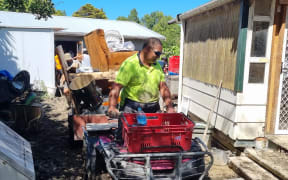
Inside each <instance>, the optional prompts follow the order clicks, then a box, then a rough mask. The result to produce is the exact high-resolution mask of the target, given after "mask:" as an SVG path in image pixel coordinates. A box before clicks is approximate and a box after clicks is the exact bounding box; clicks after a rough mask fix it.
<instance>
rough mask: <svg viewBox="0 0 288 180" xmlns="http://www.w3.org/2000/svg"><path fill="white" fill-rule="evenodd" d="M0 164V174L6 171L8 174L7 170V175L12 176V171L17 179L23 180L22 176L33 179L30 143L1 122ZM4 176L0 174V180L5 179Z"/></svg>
mask: <svg viewBox="0 0 288 180" xmlns="http://www.w3.org/2000/svg"><path fill="white" fill-rule="evenodd" d="M0 162H1V164H0V172H1V171H2V170H3V169H7V173H8V169H9V173H11V174H13V170H14V173H15V177H19V179H23V177H22V175H23V176H25V177H26V178H27V179H31V180H32V179H35V172H34V163H33V158H32V150H31V146H30V143H29V142H28V141H27V140H25V139H24V138H22V137H21V136H20V135H18V134H17V133H16V132H15V131H13V130H12V129H10V128H9V127H8V126H6V125H5V124H4V123H2V122H0ZM8 166H9V167H8ZM10 167H11V168H10ZM1 169H2V170H1ZM20 174H21V175H20ZM6 175H7V174H5V173H4V174H3V173H0V179H5V177H7V176H6ZM9 179H11V178H9ZM12 179H13V178H12ZM17 179H18V178H17Z"/></svg>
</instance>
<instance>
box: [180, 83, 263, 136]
mask: <svg viewBox="0 0 288 180" xmlns="http://www.w3.org/2000/svg"><path fill="white" fill-rule="evenodd" d="M217 91H218V87H217V86H214V85H209V84H205V83H202V82H200V81H196V80H193V79H191V78H187V77H183V85H182V102H183V99H185V100H189V103H188V104H189V107H188V110H189V111H190V112H192V113H193V114H195V115H196V116H198V117H199V118H200V119H202V120H204V121H207V119H208V114H209V112H210V109H211V107H213V104H214V102H215V96H216V95H217ZM239 97H240V95H239V94H236V93H235V92H233V91H231V90H227V89H223V88H222V89H221V94H220V99H219V101H218V103H217V104H216V107H215V109H214V113H213V116H212V119H211V124H212V126H214V127H215V128H216V129H218V130H220V131H221V132H223V133H224V134H226V135H228V136H229V137H230V138H231V139H233V140H254V139H255V138H256V137H259V136H263V135H264V134H263V127H264V124H265V112H266V107H265V106H262V105H255V104H237V101H239V100H238V99H239Z"/></svg>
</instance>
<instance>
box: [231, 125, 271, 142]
mask: <svg viewBox="0 0 288 180" xmlns="http://www.w3.org/2000/svg"><path fill="white" fill-rule="evenodd" d="M264 126H265V123H237V126H236V129H235V133H236V137H237V139H238V140H254V139H255V138H256V137H263V136H264V131H263V129H264Z"/></svg>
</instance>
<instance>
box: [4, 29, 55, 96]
mask: <svg viewBox="0 0 288 180" xmlns="http://www.w3.org/2000/svg"><path fill="white" fill-rule="evenodd" d="M0 39H1V40H0V41H1V42H0V59H1V63H0V69H6V70H8V71H9V72H10V73H11V74H12V75H16V74H17V73H18V72H19V71H21V70H27V71H28V72H29V73H30V83H31V84H33V85H34V88H36V89H38V90H47V92H48V93H49V94H53V92H54V91H55V63H54V32H53V31H52V30H49V29H18V28H17V29H16V28H2V29H0Z"/></svg>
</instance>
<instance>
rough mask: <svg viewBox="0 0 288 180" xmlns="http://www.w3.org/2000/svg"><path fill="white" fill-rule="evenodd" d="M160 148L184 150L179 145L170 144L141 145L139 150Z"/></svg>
mask: <svg viewBox="0 0 288 180" xmlns="http://www.w3.org/2000/svg"><path fill="white" fill-rule="evenodd" d="M161 148H175V149H179V150H180V151H184V149H183V148H182V147H181V146H178V145H171V146H168V145H167V146H148V147H142V148H141V150H140V152H144V150H153V149H161Z"/></svg>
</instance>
